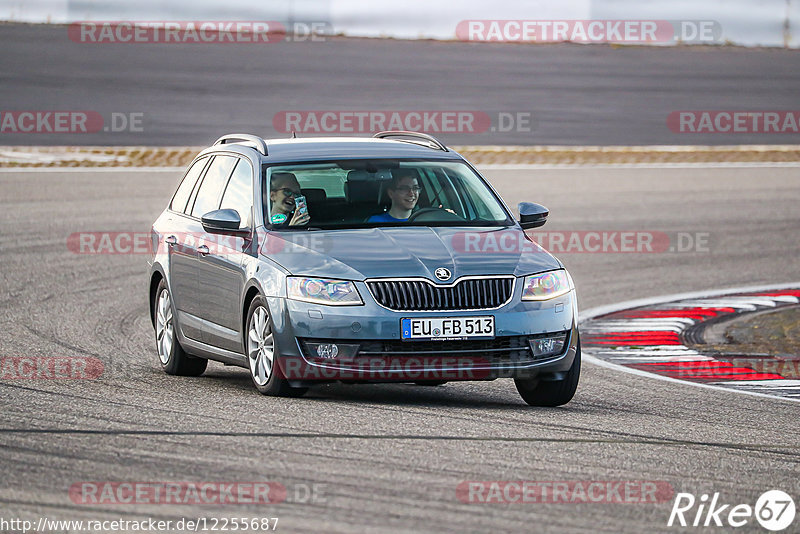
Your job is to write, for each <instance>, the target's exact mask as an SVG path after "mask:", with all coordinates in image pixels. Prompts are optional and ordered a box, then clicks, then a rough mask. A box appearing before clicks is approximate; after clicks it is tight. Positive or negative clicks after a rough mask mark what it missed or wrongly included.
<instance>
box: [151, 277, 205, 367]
mask: <svg viewBox="0 0 800 534" xmlns="http://www.w3.org/2000/svg"><path fill="white" fill-rule="evenodd" d="M164 292H166V295H167V297H168V298H169V302H168V304H169V306H170V312H171V316H172V347H171V349H170V350H169V354H168V357H167V359H166V361H163V359H162V357H161V352H160V348H159V337H158V335H159V332H158V318H157V314H158V306H159V302H160V299H161V294H162V293H164ZM152 313H153V323H154V330H155V333H156V353H157V354H158V355H159V358H158V362H159V363H160V364H161V368H162V369H163V370H164V372H165V373H167V374H168V375H176V376H200V375H202V374H203V373H204V372H205V370H206V367H207V366H208V360H206V359H205V358H197V357H195V356H191V355H190V354H187V352H186V351H185V350H183V347H182V346H181V343H180V341H178V331H177V327H176V326H175V306H174V305H173V303H172V295H170V294H169V289H168V288H167V283H166V281H164V279H162V280H161V282H160V283H159V284H158V289H156V298H155V299H153V310H152Z"/></svg>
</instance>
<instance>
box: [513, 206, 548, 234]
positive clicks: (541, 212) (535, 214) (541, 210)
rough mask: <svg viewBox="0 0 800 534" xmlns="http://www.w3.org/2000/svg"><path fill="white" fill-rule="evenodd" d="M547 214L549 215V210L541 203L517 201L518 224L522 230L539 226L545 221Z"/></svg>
mask: <svg viewBox="0 0 800 534" xmlns="http://www.w3.org/2000/svg"><path fill="white" fill-rule="evenodd" d="M548 215H550V210H548V209H547V208H545V207H544V206H542V205H541V204H534V203H533V202H520V203H519V224H520V226H522V229H523V230H527V229H528V228H539V227H540V226H542V225H544V223H546V222H547V216H548Z"/></svg>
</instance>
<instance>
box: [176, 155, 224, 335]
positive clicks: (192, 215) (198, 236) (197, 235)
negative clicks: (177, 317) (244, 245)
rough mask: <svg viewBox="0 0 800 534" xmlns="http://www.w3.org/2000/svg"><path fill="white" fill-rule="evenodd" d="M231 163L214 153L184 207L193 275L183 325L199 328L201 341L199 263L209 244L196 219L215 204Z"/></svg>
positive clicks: (203, 331) (203, 327)
mask: <svg viewBox="0 0 800 534" xmlns="http://www.w3.org/2000/svg"><path fill="white" fill-rule="evenodd" d="M234 165H236V156H231V155H227V154H217V155H215V156H214V157H213V158H212V160H211V162H210V163H209V164H208V167H207V168H206V171H205V174H204V175H203V178H202V181H201V182H200V185H199V187H197V188H196V192H195V195H194V198H193V199H191V198H190V199H189V206H188V207H187V210H186V211H187V212H188V214H189V216H188V217H187V222H186V227H185V229H186V233H185V235H184V244H185V248H186V249H187V250H191V251H193V256H192V262H191V272H192V276H193V278H194V291H192V292H191V294H190V295H188V296H187V297H186V298H185V300H186V308H187V314H186V317H185V319H186V320H185V321H184V327H185V328H188V329H189V330H191V331H192V332H195V331H199V333H200V337H199V338H195V339H199V340H200V341H203V342H204V343H207V339H208V336H207V334H206V331H207V330H208V328H207V325H206V324H205V321H204V320H203V316H204V315H205V312H204V307H205V306H206V305H207V301H206V299H204V298H203V295H204V291H203V288H202V287H200V283H199V262H200V259H201V258H202V257H203V255H204V254H206V253H207V251H208V250H209V246H208V245H209V243H208V239H207V238H206V233H205V230H204V229H203V224H202V222H201V221H200V218H201V217H202V216H203V215H205V214H206V213H208V212H210V211H214V210H215V209H217V206H219V201H220V198H221V197H222V191H223V189H224V188H225V184H227V183H228V178H229V177H230V175H231V172H232V171H233V167H234Z"/></svg>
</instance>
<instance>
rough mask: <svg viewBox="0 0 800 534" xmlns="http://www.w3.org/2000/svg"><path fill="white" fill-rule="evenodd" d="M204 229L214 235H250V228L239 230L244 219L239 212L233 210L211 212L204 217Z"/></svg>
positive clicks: (202, 219)
mask: <svg viewBox="0 0 800 534" xmlns="http://www.w3.org/2000/svg"><path fill="white" fill-rule="evenodd" d="M200 221H201V222H202V223H203V229H204V230H205V231H206V232H210V233H214V234H244V233H250V230H249V229H248V228H239V225H240V224H242V219H241V218H240V217H239V212H238V211H236V210H232V209H224V210H214V211H209V212H208V213H206V214H205V215H203V216H202V217H200Z"/></svg>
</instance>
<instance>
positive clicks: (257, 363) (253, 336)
mask: <svg viewBox="0 0 800 534" xmlns="http://www.w3.org/2000/svg"><path fill="white" fill-rule="evenodd" d="M246 333H247V338H246V339H245V348H246V350H247V363H248V368H249V369H250V378H252V379H253V385H254V386H255V387H256V389H257V390H258V391H259V393H261V394H262V395H271V396H273V397H299V396H301V395H303V394H305V392H306V391H308V388H294V387H292V386H290V385H289V382H288V381H287V380H285V379H284V378H283V377H281V376H280V375H281V371H280V365H278V362H277V358H278V354H277V353H276V352H275V338H274V336H273V333H272V319H271V318H270V316H269V309H268V308H267V303H266V302H265V301H264V299H263V298H262V297H261V296H260V295H259V296H257V297H255V298H254V299H253V302H251V303H250V308H249V309H248V310H247V330H246Z"/></svg>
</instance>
